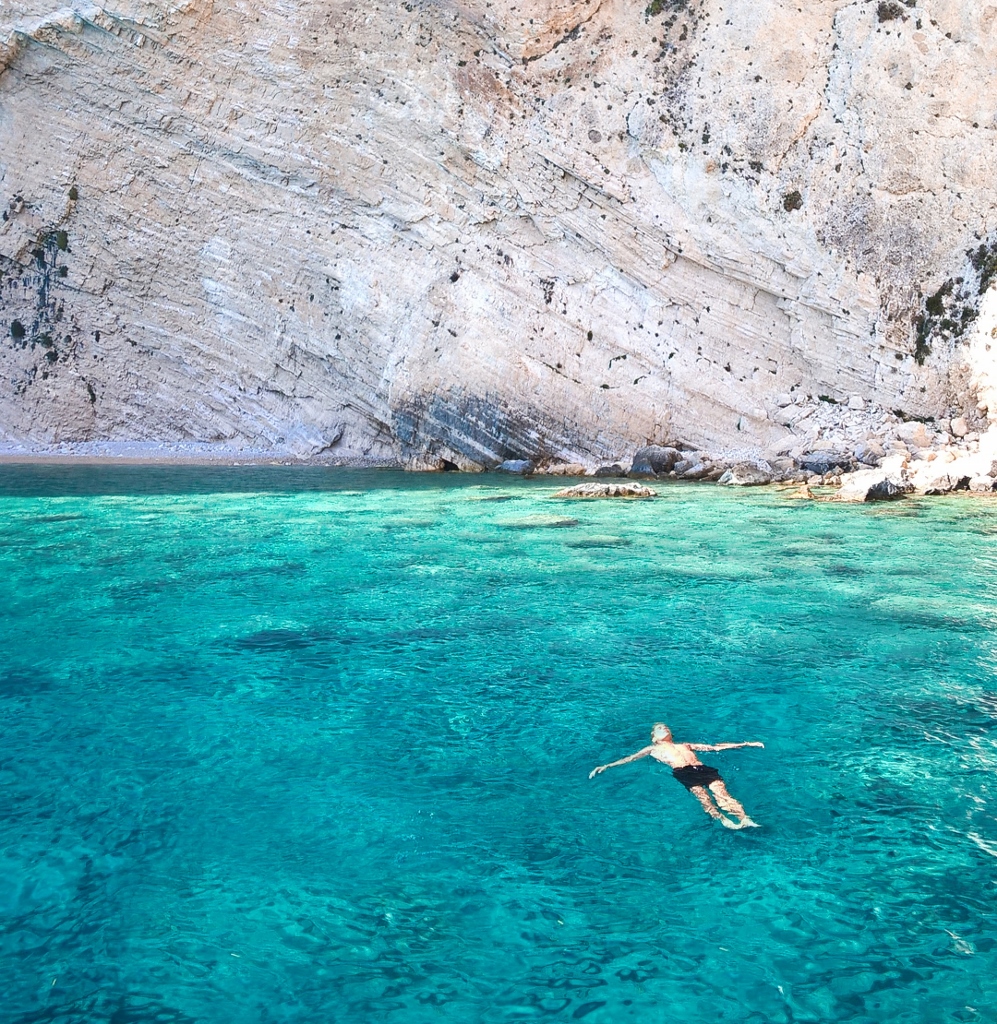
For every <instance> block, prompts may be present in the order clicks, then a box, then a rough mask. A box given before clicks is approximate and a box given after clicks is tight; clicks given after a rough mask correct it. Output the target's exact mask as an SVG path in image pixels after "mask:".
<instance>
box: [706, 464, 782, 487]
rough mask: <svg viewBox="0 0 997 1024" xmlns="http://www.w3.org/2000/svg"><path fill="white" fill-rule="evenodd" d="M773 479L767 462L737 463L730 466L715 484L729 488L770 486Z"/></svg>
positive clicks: (773, 476) (773, 475) (772, 473)
mask: <svg viewBox="0 0 997 1024" xmlns="http://www.w3.org/2000/svg"><path fill="white" fill-rule="evenodd" d="M774 479H775V473H774V472H773V471H772V467H771V466H770V465H769V464H768V463H767V462H760V463H754V462H738V463H735V464H734V465H733V466H731V467H730V469H728V470H727V472H726V473H724V475H723V476H722V477H720V479H719V480H718V481H717V483H718V484H725V485H726V486H729V487H758V486H760V485H761V484H770V483H772V481H773V480H774Z"/></svg>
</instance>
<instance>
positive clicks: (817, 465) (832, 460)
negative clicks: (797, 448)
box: [798, 451, 854, 476]
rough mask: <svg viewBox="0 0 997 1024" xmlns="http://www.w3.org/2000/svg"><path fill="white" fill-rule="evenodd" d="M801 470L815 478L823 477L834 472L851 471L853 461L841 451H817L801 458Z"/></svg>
mask: <svg viewBox="0 0 997 1024" xmlns="http://www.w3.org/2000/svg"><path fill="white" fill-rule="evenodd" d="M798 461H799V465H800V469H802V470H804V471H805V472H807V473H813V474H814V475H815V476H823V475H824V474H825V473H831V472H833V471H834V470H845V471H847V470H849V469H851V468H852V464H853V461H854V460H853V459H852V456H851V455H850V454H848V453H847V452H841V451H815V452H808V453H807V454H806V455H803V456H801V457H800V459H799V460H798Z"/></svg>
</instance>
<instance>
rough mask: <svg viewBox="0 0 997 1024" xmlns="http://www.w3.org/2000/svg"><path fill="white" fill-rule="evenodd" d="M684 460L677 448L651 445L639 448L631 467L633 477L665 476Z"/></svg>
mask: <svg viewBox="0 0 997 1024" xmlns="http://www.w3.org/2000/svg"><path fill="white" fill-rule="evenodd" d="M681 458H682V453H681V452H680V451H679V450H678V449H677V448H670V447H665V446H664V445H660V444H649V445H645V446H644V447H643V448H638V449H637V451H636V452H635V453H634V457H633V464H632V466H631V467H630V475H631V476H638V477H640V476H664V475H667V474H668V473H670V472H671V471H672V470H673V469H674V468H675V463H676V462H679V461H680V460H681Z"/></svg>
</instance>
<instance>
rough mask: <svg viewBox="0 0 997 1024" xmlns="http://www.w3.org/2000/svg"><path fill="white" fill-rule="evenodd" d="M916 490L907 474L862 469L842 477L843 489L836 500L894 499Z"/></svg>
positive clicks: (835, 497)
mask: <svg viewBox="0 0 997 1024" xmlns="http://www.w3.org/2000/svg"><path fill="white" fill-rule="evenodd" d="M913 490H914V485H913V484H912V483H911V482H910V480H909V479H908V477H907V474H906V473H905V472H904V471H903V470H900V471H899V472H896V473H891V472H889V471H887V470H884V469H860V470H859V471H858V472H857V473H845V474H844V475H843V476H842V477H841V489H840V490H839V491H838V493H837V494H836V495H835V496H834V500H835V501H893V500H894V499H896V498H902V497H904V496H905V495H907V494H910V492H911V491H913Z"/></svg>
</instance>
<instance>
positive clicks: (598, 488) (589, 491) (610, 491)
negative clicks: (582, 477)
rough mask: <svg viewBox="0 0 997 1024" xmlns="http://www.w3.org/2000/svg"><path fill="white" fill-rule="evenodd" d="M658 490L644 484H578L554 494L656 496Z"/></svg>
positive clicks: (577, 496) (591, 496)
mask: <svg viewBox="0 0 997 1024" xmlns="http://www.w3.org/2000/svg"><path fill="white" fill-rule="evenodd" d="M657 496H658V492H657V491H652V490H651V488H650V487H645V486H644V485H643V484H635V483H625V484H576V485H575V486H574V487H565V488H564V489H563V490H560V491H558V492H557V493H556V494H554V495H553V497H555V498H656V497H657Z"/></svg>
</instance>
